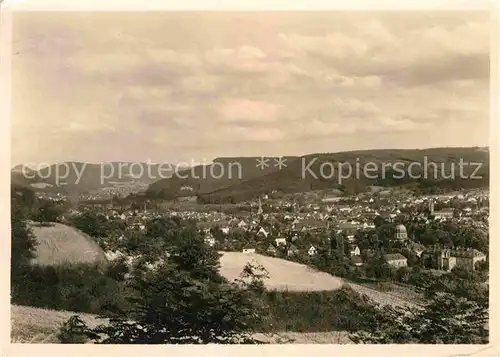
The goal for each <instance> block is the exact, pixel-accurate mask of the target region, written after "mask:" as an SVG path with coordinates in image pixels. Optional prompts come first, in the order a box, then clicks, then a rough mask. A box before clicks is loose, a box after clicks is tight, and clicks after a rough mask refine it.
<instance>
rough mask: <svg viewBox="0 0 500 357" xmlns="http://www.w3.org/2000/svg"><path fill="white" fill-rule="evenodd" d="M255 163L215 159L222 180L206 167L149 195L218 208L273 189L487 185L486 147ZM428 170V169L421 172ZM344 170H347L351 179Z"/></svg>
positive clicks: (357, 153)
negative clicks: (194, 197) (185, 198)
mask: <svg viewBox="0 0 500 357" xmlns="http://www.w3.org/2000/svg"><path fill="white" fill-rule="evenodd" d="M257 159H260V158H236V157H235V158H226V159H223V158H222V159H221V158H219V159H217V160H214V162H223V163H225V165H224V166H223V167H224V168H226V171H225V172H223V175H222V176H221V175H220V173H221V172H220V171H216V170H214V171H215V173H216V175H211V173H210V166H205V167H202V166H197V167H195V168H194V169H193V170H188V171H186V172H185V174H183V175H174V176H173V177H172V178H168V179H163V180H160V181H157V182H155V183H153V184H152V185H150V187H149V189H148V195H149V196H150V197H160V198H167V199H168V198H174V197H178V196H185V195H197V196H198V197H199V200H200V201H202V202H207V203H208V202H211V203H220V202H235V201H240V200H244V199H249V198H252V197H255V196H256V195H259V194H264V193H269V192H272V191H274V190H276V191H281V192H285V193H289V192H306V191H310V190H317V189H327V188H340V189H342V190H343V191H346V192H348V193H356V192H362V191H364V190H365V189H366V188H367V187H368V186H369V185H380V186H401V185H412V186H413V187H417V188H420V189H423V190H428V189H432V188H436V189H443V190H456V189H460V188H475V187H485V186H488V184H489V150H488V148H477V147H474V148H431V149H415V150H400V149H398V150H363V151H349V152H339V153H317V154H309V155H305V156H302V157H285V158H284V159H285V160H283V163H284V165H283V166H282V167H281V168H280V167H279V165H278V158H273V157H269V158H267V159H268V161H266V164H267V166H264V167H262V166H261V167H257V164H258V163H259V161H258V160H257ZM235 162H240V163H241V167H242V169H241V170H240V171H241V172H242V175H241V177H238V176H237V175H236V173H237V172H236V171H237V169H238V168H237V167H236V166H235V165H234V163H235ZM229 163H233V166H232V167H231V168H232V171H231V170H228V169H227V168H228V167H229ZM212 165H213V164H212ZM426 165H427V168H428V169H427V170H425V171H424V170H423V167H425V166H426ZM219 166H220V165H219ZM348 167H350V168H351V174H350V175H349V172H348V170H349V169H348ZM460 167H462V168H460ZM332 168H333V172H332ZM203 170H205V175H203V174H202V173H203ZM384 172H385V173H384ZM340 173H341V174H340ZM409 173H411V175H410V174H409ZM340 175H342V176H340ZM347 176H349V177H347ZM186 188H189V189H188V190H186Z"/></svg>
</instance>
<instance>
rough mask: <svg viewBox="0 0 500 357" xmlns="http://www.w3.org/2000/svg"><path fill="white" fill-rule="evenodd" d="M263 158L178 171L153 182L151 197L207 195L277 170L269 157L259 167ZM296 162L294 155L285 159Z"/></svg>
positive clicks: (220, 161)
mask: <svg viewBox="0 0 500 357" xmlns="http://www.w3.org/2000/svg"><path fill="white" fill-rule="evenodd" d="M260 159H261V158H258V157H227V158H216V159H214V161H213V163H212V164H210V165H199V166H196V167H194V168H192V169H189V170H184V171H179V172H178V173H177V174H175V175H173V176H172V177H171V178H168V179H163V180H159V181H156V182H154V183H153V184H151V185H150V186H149V188H148V195H149V196H154V197H162V198H172V197H177V196H182V195H186V194H189V195H194V194H207V193H210V192H213V191H216V190H220V189H224V188H227V187H231V186H233V185H236V184H238V183H241V182H244V181H246V180H250V179H253V178H256V177H261V176H264V175H267V174H270V173H272V172H276V171H277V170H278V168H277V166H276V162H277V161H276V160H278V158H274V157H267V158H265V159H266V160H268V161H266V164H265V165H263V166H257V165H258V164H259V161H258V160H260ZM296 159H297V157H295V156H288V157H285V158H284V160H286V161H287V162H293V161H295V160H296ZM183 187H190V188H191V189H192V190H189V191H183V190H182V188H183Z"/></svg>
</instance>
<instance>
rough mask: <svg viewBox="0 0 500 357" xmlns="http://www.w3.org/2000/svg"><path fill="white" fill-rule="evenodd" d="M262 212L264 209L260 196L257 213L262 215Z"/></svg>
mask: <svg viewBox="0 0 500 357" xmlns="http://www.w3.org/2000/svg"><path fill="white" fill-rule="evenodd" d="M262 213H264V210H263V209H262V202H261V200H260V197H259V209H258V210H257V214H258V215H261V214H262Z"/></svg>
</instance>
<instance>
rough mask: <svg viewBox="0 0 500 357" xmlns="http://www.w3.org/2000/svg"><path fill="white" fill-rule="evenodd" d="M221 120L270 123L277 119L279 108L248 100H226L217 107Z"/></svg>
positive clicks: (270, 104)
mask: <svg viewBox="0 0 500 357" xmlns="http://www.w3.org/2000/svg"><path fill="white" fill-rule="evenodd" d="M216 111H217V112H218V113H219V114H220V115H221V120H223V121H226V122H239V121H242V122H270V121H274V120H276V119H277V115H278V111H279V106H277V105H275V104H272V103H268V102H264V101H255V100H248V99H233V98H230V99H224V100H223V101H222V102H221V103H219V104H218V105H216Z"/></svg>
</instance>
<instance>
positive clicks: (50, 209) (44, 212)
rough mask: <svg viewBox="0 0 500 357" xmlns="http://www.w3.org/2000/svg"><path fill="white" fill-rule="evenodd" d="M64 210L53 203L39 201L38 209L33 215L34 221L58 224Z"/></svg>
mask: <svg viewBox="0 0 500 357" xmlns="http://www.w3.org/2000/svg"><path fill="white" fill-rule="evenodd" d="M61 213H62V210H61V208H60V207H58V206H57V205H56V204H55V203H54V202H53V201H49V200H39V202H38V209H37V210H36V212H35V213H34V215H33V219H34V220H35V221H37V222H39V223H40V224H43V223H50V222H56V221H57V220H58V218H59V216H60V215H61Z"/></svg>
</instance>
